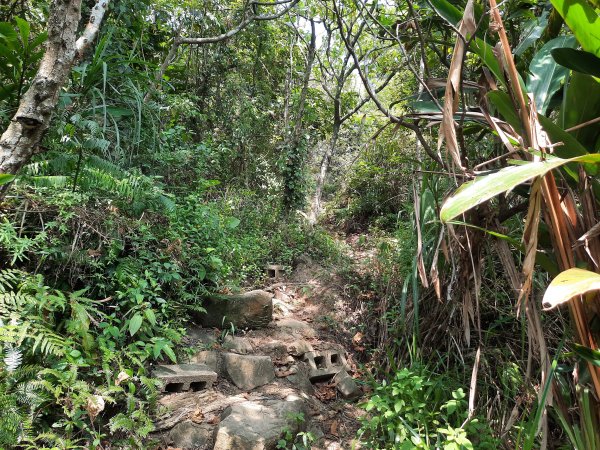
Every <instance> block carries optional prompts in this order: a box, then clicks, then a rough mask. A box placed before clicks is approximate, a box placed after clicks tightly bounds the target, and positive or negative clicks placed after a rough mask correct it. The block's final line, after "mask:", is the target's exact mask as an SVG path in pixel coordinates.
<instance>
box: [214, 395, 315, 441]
mask: <svg viewBox="0 0 600 450" xmlns="http://www.w3.org/2000/svg"><path fill="white" fill-rule="evenodd" d="M300 414H302V416H300ZM300 417H305V411H304V402H303V401H302V400H301V399H300V398H298V397H296V396H288V397H287V398H286V399H285V400H271V401H265V402H263V403H256V402H251V401H248V402H243V403H238V404H236V405H232V406H230V407H229V408H227V409H225V411H223V414H222V415H221V422H220V423H219V429H218V431H217V437H216V440H215V446H214V450H232V449H235V450H275V449H276V448H277V441H278V440H279V439H280V438H281V436H282V435H283V433H284V430H285V429H289V430H290V432H291V433H292V435H294V436H295V435H296V434H297V433H298V432H299V431H301V430H302V429H304V428H305V425H306V423H305V421H304V420H300Z"/></svg>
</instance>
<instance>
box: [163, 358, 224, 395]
mask: <svg viewBox="0 0 600 450" xmlns="http://www.w3.org/2000/svg"><path fill="white" fill-rule="evenodd" d="M153 375H154V377H155V378H158V379H159V380H161V381H162V382H163V390H164V391H165V392H183V391H190V390H191V391H201V390H204V389H209V388H210V387H212V385H213V384H214V382H215V381H217V374H216V373H215V372H214V371H212V370H211V369H210V367H208V366H205V365H204V364H175V365H165V366H157V367H156V368H155V369H154V372H153Z"/></svg>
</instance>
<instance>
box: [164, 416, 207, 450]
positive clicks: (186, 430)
mask: <svg viewBox="0 0 600 450" xmlns="http://www.w3.org/2000/svg"><path fill="white" fill-rule="evenodd" d="M214 431H215V427H214V426H210V425H208V424H196V423H194V422H191V421H185V422H181V423H178V424H177V425H175V426H174V427H173V428H172V429H171V431H169V436H168V437H169V442H170V443H171V445H172V446H173V447H176V448H184V449H185V448H196V449H197V448H200V449H208V448H209V445H210V442H211V441H212V440H213V436H214Z"/></svg>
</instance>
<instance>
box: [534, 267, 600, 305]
mask: <svg viewBox="0 0 600 450" xmlns="http://www.w3.org/2000/svg"><path fill="white" fill-rule="evenodd" d="M598 290H600V275H599V274H597V273H596V272H590V271H589V270H584V269H578V268H573V269H569V270H565V271H564V272H561V273H559V274H558V276H557V277H556V278H554V280H552V282H551V283H550V285H549V286H548V289H546V292H545V293H544V298H543V299H542V306H543V307H544V309H545V310H549V309H552V308H556V307H557V306H560V305H562V304H563V303H566V302H568V301H569V300H571V299H572V298H573V297H577V296H579V295H583V294H586V293H588V292H592V291H598Z"/></svg>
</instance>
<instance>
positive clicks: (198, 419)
mask: <svg viewBox="0 0 600 450" xmlns="http://www.w3.org/2000/svg"><path fill="white" fill-rule="evenodd" d="M190 420H191V421H192V422H194V423H202V422H204V414H203V413H202V410H200V409H197V410H196V411H194V413H193V414H192V415H191V416H190Z"/></svg>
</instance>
